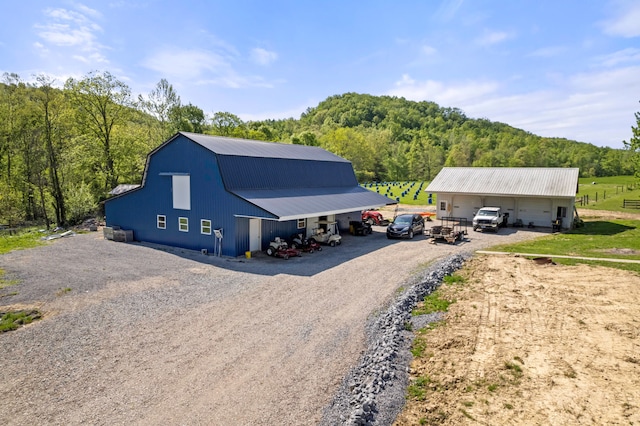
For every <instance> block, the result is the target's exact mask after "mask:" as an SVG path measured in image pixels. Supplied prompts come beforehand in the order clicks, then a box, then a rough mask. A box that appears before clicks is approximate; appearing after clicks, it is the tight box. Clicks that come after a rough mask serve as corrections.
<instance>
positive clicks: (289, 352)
mask: <svg viewBox="0 0 640 426" xmlns="http://www.w3.org/2000/svg"><path fill="white" fill-rule="evenodd" d="M539 235H540V233H539V232H536V231H535V230H533V231H531V230H527V229H517V230H516V229H513V228H508V229H503V230H501V231H500V232H499V233H498V234H493V233H475V232H473V231H470V232H469V235H468V238H467V240H466V241H464V242H461V243H459V244H456V245H449V244H430V243H429V242H428V241H427V239H426V238H425V237H423V236H417V237H416V238H415V239H413V240H406V241H390V240H387V239H386V237H385V234H384V228H382V227H374V233H373V234H372V235H368V236H364V237H354V236H350V235H344V236H343V244H342V245H341V246H338V247H334V248H332V247H325V248H324V249H323V251H322V252H317V253H312V254H307V253H304V254H303V256H302V257H299V258H290V259H289V260H283V259H280V258H271V257H267V256H266V255H260V254H259V255H256V256H254V257H253V258H251V259H227V258H215V257H212V256H204V255H202V254H200V253H198V252H192V251H188V250H180V249H172V248H167V247H161V246H153V245H148V244H138V243H132V244H123V243H116V242H113V241H107V240H104V239H103V238H102V235H101V234H97V233H91V234H84V235H78V236H75V237H68V238H64V239H60V240H56V241H54V242H50V243H48V244H47V245H45V246H43V247H38V248H35V249H30V250H23V251H15V252H12V253H8V254H5V255H1V256H0V268H2V269H4V270H5V271H6V273H7V276H6V277H5V278H8V279H18V280H19V284H18V285H16V286H12V287H10V288H5V289H3V290H0V295H4V294H8V293H9V292H17V293H18V294H16V295H13V296H5V297H0V306H1V307H2V308H3V309H4V308H22V307H35V308H37V309H39V310H40V311H41V312H42V313H43V314H44V318H43V319H42V320H40V321H37V322H36V323H33V324H30V325H28V326H26V327H23V328H21V329H19V330H17V331H13V332H7V333H3V334H0V347H1V348H2V367H1V368H0V383H1V384H2V390H3V401H2V404H0V419H3V423H5V424H27V423H34V424H65V425H67V424H80V423H85V424H125V423H126V424H130V423H135V424H219V425H236V424H242V425H258V424H260V425H264V424H278V425H302V424H318V423H319V422H320V421H321V419H322V416H323V412H324V411H325V409H326V407H328V406H329V405H330V404H331V403H332V401H333V400H334V398H335V395H336V394H337V392H338V391H339V389H340V387H341V385H342V384H343V379H344V378H345V377H346V376H347V374H348V373H349V372H351V371H352V370H353V368H355V367H357V366H358V365H359V363H360V362H361V356H362V354H363V353H365V351H366V349H367V344H370V342H371V339H367V333H366V332H367V324H371V323H372V320H373V319H375V318H376V317H377V316H379V315H380V313H381V312H383V311H384V310H385V309H386V308H387V307H388V306H390V305H391V304H392V302H393V301H394V300H396V299H397V298H398V297H399V295H400V293H401V292H399V291H398V289H399V288H400V287H402V286H404V285H407V284H411V283H414V282H415V276H416V274H419V273H420V272H421V271H423V270H424V269H425V268H426V267H427V266H428V265H433V263H434V262H435V261H437V260H439V259H443V258H445V257H448V256H451V255H455V254H456V253H461V252H473V251H474V250H477V249H481V248H486V247H488V246H491V245H493V244H497V243H503V242H509V241H516V240H522V239H528V238H533V237H536V236H539ZM325 415H326V414H325ZM380 424H382V423H380Z"/></svg>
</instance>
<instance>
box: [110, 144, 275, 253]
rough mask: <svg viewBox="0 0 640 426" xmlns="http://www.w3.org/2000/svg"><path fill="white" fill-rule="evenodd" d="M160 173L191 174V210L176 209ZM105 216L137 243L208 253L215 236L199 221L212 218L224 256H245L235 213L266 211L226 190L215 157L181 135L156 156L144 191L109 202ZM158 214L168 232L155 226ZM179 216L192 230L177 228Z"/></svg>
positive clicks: (166, 180)
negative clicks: (130, 233) (240, 247)
mask: <svg viewBox="0 0 640 426" xmlns="http://www.w3.org/2000/svg"><path fill="white" fill-rule="evenodd" d="M160 173H189V175H190V177H191V179H190V187H191V210H176V209H174V208H173V199H172V193H171V190H172V187H171V185H172V182H171V176H170V175H162V176H161V175H160ZM105 212H106V215H107V218H106V219H107V225H108V226H113V225H118V226H121V227H122V228H123V229H131V230H133V231H134V238H135V239H136V240H138V241H147V242H152V243H158V244H166V245H171V246H176V247H183V248H186V249H191V250H200V249H207V250H209V251H210V252H212V251H213V248H214V244H215V236H214V235H213V233H212V235H203V234H201V232H200V220H201V219H208V220H211V225H212V228H213V229H220V228H221V229H222V230H223V239H222V254H223V255H225V256H238V255H240V254H242V253H244V250H243V251H238V246H237V243H236V238H235V234H236V231H237V230H236V218H235V217H234V215H235V214H238V215H246V216H258V217H260V216H265V212H264V211H263V210H261V209H259V208H257V207H256V206H254V205H252V204H250V203H247V202H246V201H244V200H242V199H241V198H239V197H237V196H235V195H233V194H230V193H228V192H227V191H226V190H225V189H224V186H223V184H222V178H221V176H220V171H219V169H218V165H217V161H216V158H215V154H213V153H212V152H210V151H209V150H207V149H205V148H203V147H202V146H200V145H198V144H194V143H192V142H190V141H189V140H187V139H185V138H184V137H183V136H180V137H178V138H176V139H175V140H173V141H172V142H171V143H169V144H167V145H165V146H163V147H162V148H161V149H159V150H158V151H156V152H155V153H153V156H152V157H151V158H150V160H149V163H148V169H147V179H146V182H145V186H144V187H142V188H140V189H139V190H137V191H134V192H132V193H129V194H124V195H122V196H120V197H117V198H114V199H111V200H108V201H107V202H106V203H105ZM157 215H165V216H166V219H167V229H158V228H157V226H156V216H157ZM179 217H186V218H188V220H189V231H188V232H180V231H179V230H178V218H179ZM246 232H247V233H248V223H247V231H246ZM247 243H248V240H247Z"/></svg>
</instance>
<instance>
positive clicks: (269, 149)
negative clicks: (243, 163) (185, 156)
mask: <svg viewBox="0 0 640 426" xmlns="http://www.w3.org/2000/svg"><path fill="white" fill-rule="evenodd" d="M179 133H180V134H182V135H184V136H185V137H187V138H189V139H191V140H192V141H194V142H196V143H198V144H200V145H202V146H203V147H205V148H207V149H208V150H210V151H212V152H215V153H216V154H218V155H234V156H242V157H258V158H287V159H292V160H313V161H338V162H343V163H349V160H346V159H344V158H342V157H339V156H337V155H335V154H333V153H331V152H329V151H326V150H324V149H322V148H320V147H316V146H305V145H294V144H287V143H278V142H262V141H254V140H249V139H239V138H228V137H224V136H210V135H202V134H199V133H189V132H179Z"/></svg>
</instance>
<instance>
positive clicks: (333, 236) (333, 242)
mask: <svg viewBox="0 0 640 426" xmlns="http://www.w3.org/2000/svg"><path fill="white" fill-rule="evenodd" d="M319 224H320V225H321V227H320V228H315V229H314V230H313V234H312V235H311V237H309V241H315V242H316V243H320V244H327V245H330V246H331V247H335V246H337V245H340V244H342V237H341V236H340V233H339V231H338V224H337V222H319ZM322 226H323V227H322Z"/></svg>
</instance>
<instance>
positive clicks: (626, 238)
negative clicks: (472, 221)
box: [490, 220, 640, 272]
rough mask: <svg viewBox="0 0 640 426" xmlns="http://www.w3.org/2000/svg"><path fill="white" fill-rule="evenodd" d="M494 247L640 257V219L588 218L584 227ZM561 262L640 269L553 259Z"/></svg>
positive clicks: (614, 264) (516, 250)
mask: <svg viewBox="0 0 640 426" xmlns="http://www.w3.org/2000/svg"><path fill="white" fill-rule="evenodd" d="M490 250H494V251H506V252H513V253H537V254H545V255H550V256H553V255H554V254H556V255H567V256H584V257H604V258H615V259H636V260H640V220H609V221H602V220H594V221H585V223H584V227H582V228H578V229H574V230H572V231H568V232H565V233H557V234H553V235H549V236H545V237H541V238H537V239H535V240H530V241H526V242H521V243H515V244H507V245H499V246H495V247H492V248H491V249H490ZM553 260H554V261H555V262H557V263H563V264H576V263H595V264H599V265H604V266H609V267H615V268H619V269H627V270H632V271H636V272H640V264H627V263H614V262H591V261H582V260H578V261H577V260H572V259H561V258H554V259H553Z"/></svg>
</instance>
